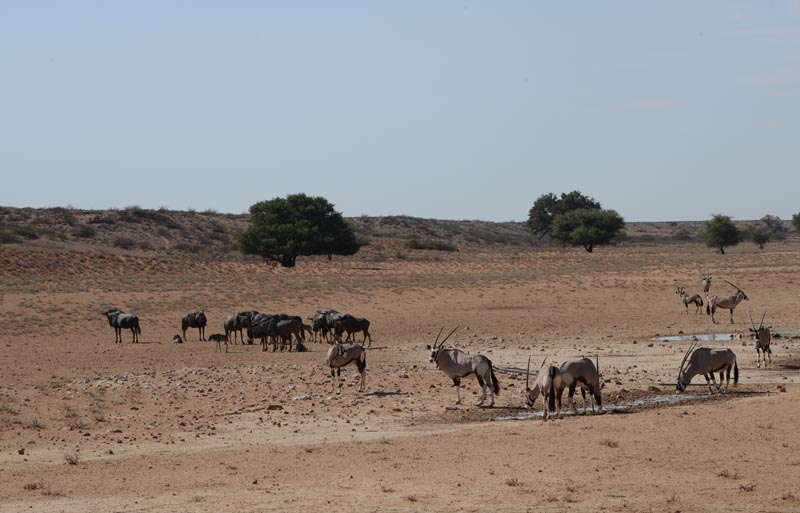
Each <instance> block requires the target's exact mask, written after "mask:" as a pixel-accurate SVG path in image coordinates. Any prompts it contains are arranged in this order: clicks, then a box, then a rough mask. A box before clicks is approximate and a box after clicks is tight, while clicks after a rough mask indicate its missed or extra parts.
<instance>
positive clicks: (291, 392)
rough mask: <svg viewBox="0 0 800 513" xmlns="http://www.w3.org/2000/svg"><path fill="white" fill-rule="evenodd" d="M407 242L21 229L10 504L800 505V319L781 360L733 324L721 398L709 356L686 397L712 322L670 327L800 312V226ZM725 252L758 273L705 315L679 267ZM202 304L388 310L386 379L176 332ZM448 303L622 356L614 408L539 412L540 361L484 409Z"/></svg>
mask: <svg viewBox="0 0 800 513" xmlns="http://www.w3.org/2000/svg"><path fill="white" fill-rule="evenodd" d="M79 222H80V219H79ZM392 244H394V242H391V241H387V242H386V244H385V245H384V246H382V247H380V248H376V247H375V246H372V245H371V246H368V247H367V248H365V249H364V252H363V253H361V254H359V256H357V257H356V258H354V259H336V260H334V261H333V262H327V261H325V260H324V259H320V260H315V259H310V260H309V261H307V262H304V263H303V264H302V265H300V266H298V267H297V268H296V269H294V270H284V269H279V268H274V267H268V266H264V265H263V264H260V263H256V262H249V261H227V260H218V261H214V260H197V259H194V258H187V259H182V258H180V257H179V256H176V255H166V254H164V255H161V254H158V253H154V254H135V253H134V254H109V253H106V252H105V251H94V250H92V249H91V248H83V249H82V250H78V249H76V248H75V247H69V248H66V247H63V246H58V247H51V246H46V245H44V246H41V245H40V246H37V245H5V246H3V247H2V253H0V291H1V292H2V299H3V300H2V304H0V344H2V347H3V349H4V351H2V352H1V353H0V369H2V373H0V510H2V511H21V510H31V509H32V510H35V511H111V510H125V511H144V510H160V511H164V510H169V511H199V512H203V511H209V512H211V511H213V512H218V511H300V510H304V511H308V510H320V509H322V508H330V507H331V504H337V505H339V507H341V505H343V504H346V505H347V506H346V508H347V509H348V510H352V511H374V510H376V509H380V510H381V511H419V510H428V511H478V510H483V509H485V506H486V504H491V505H492V506H491V507H492V509H493V510H497V511H520V510H526V509H534V508H535V509H541V510H553V511H556V510H558V511H564V510H567V511H570V510H575V511H578V510H581V511H583V510H586V509H587V508H588V509H591V510H597V509H606V510H620V509H628V510H631V511H648V510H651V511H665V510H668V511H676V510H680V511H708V510H716V509H723V508H724V509H731V510H734V511H792V510H798V509H800V506H798V504H800V502H798V501H797V499H796V498H795V496H796V495H797V493H796V483H798V482H800V457H797V456H795V455H796V454H797V446H798V443H799V442H800V436H799V435H797V430H796V429H795V424H796V419H797V409H796V408H795V407H794V406H793V405H794V403H795V402H796V395H797V393H798V389H799V388H798V383H799V382H800V381H798V380H800V371H798V366H797V362H798V361H800V342H799V341H798V340H796V339H792V338H783V339H778V340H776V341H774V342H773V350H774V354H773V364H772V365H771V366H769V367H767V368H763V367H762V368H760V369H759V368H756V365H755V350H754V348H753V347H752V345H751V344H750V343H749V341H747V340H736V339H734V340H730V339H728V340H719V341H715V342H714V344H715V345H719V346H724V347H730V348H731V349H733V350H734V351H735V352H736V353H737V354H738V355H739V367H740V374H741V379H740V383H739V385H738V386H737V387H735V388H734V387H732V388H731V390H730V392H729V393H727V394H722V395H714V396H711V395H709V394H708V393H707V389H706V388H705V385H704V383H702V381H703V380H702V378H698V379H699V380H700V381H697V380H695V383H696V384H700V385H702V386H693V387H691V388H690V390H689V392H688V393H687V394H684V395H683V396H675V395H674V394H673V391H674V388H675V387H674V382H675V377H676V372H677V366H678V364H679V363H680V359H681V357H682V356H683V352H684V351H685V350H686V347H687V344H688V343H687V342H683V341H653V340H649V339H651V338H652V337H655V336H657V335H661V336H663V335H670V334H678V333H679V332H680V331H683V332H684V333H730V332H732V331H737V330H738V331H745V332H746V329H747V322H748V321H747V313H746V308H747V307H750V308H752V309H753V311H761V309H762V308H765V307H768V308H769V317H770V319H769V320H768V322H769V323H770V324H771V325H773V326H775V327H778V328H780V327H787V328H796V326H797V319H796V312H797V311H798V307H800V294H798V292H800V291H798V285H799V284H800V261H798V259H797V254H798V253H797V250H798V249H800V246H799V245H797V244H795V243H793V242H791V241H790V242H787V244H784V245H774V246H768V247H767V249H766V250H764V251H758V250H756V249H749V248H747V247H744V246H743V247H739V248H734V249H732V250H731V251H730V252H729V253H730V254H728V255H726V257H725V260H724V262H721V261H720V260H719V257H718V256H717V255H714V254H713V253H711V252H707V251H706V250H704V249H702V248H700V247H699V246H695V245H691V244H688V245H686V246H680V245H667V246H653V247H630V248H608V249H605V248H604V249H603V250H602V251H597V252H596V253H594V254H592V255H588V254H585V253H584V252H581V251H569V250H530V251H528V250H526V251H523V250H516V249H515V250H509V249H508V248H499V249H493V250H485V251H463V250H462V251H458V252H445V253H442V254H440V255H437V258H436V259H431V258H427V259H422V258H420V259H416V258H410V259H405V260H404V259H395V258H389V259H383V256H380V255H386V254H387V251H389V250H388V249H387V248H390V247H394V246H392ZM689 251H691V252H693V253H694V254H695V255H696V256H695V258H694V260H693V261H692V262H691V263H690V262H688V261H687V260H686V258H685V255H686V253H687V252H689ZM379 256H380V259H381V261H380V262H379V263H376V262H374V260H375V259H376V258H378V257H379ZM733 270H735V272H734V271H733ZM701 272H711V273H712V274H714V275H715V276H716V275H721V274H725V276H727V277H729V278H730V279H731V281H733V282H735V283H737V285H740V286H742V287H743V288H744V289H745V290H746V291H747V293H748V295H749V296H750V298H751V299H750V301H749V302H748V303H747V304H743V305H741V307H740V309H737V310H736V313H735V319H736V321H737V322H736V324H734V325H730V324H719V325H712V324H711V322H710V319H709V318H708V317H707V316H705V315H693V314H690V315H688V316H687V315H685V314H684V313H683V305H682V304H681V303H680V301H679V300H678V299H677V297H676V296H675V294H674V292H673V290H674V283H675V282H676V281H679V282H681V283H684V284H687V285H688V286H687V290H688V289H690V288H692V287H691V286H690V284H691V283H692V280H695V281H696V282H697V283H696V285H697V286H696V287H694V288H699V286H700V284H699V277H700V274H701ZM727 273H731V274H730V275H728V274H727ZM722 287H723V286H722V285H717V284H716V283H715V285H714V288H715V289H718V290H714V289H712V290H713V291H714V292H723V289H722ZM109 306H117V307H120V308H122V309H123V310H126V311H131V312H135V313H136V314H137V315H139V317H140V320H141V325H142V331H143V333H142V337H141V340H142V343H141V344H136V345H134V344H130V343H129V341H130V333H123V338H124V340H125V342H124V343H123V344H121V345H119V344H117V345H115V344H114V343H113V340H114V338H113V336H114V334H113V331H112V330H111V328H109V326H108V324H107V321H106V320H105V318H104V317H102V316H101V315H100V312H101V311H102V310H103V309H104V308H108V307H109ZM201 307H202V308H205V310H206V314H207V315H208V317H209V321H210V323H211V327H209V330H211V331H210V332H213V331H221V323H222V319H223V318H224V317H225V316H226V315H228V314H230V313H232V312H235V311H238V310H247V309H257V310H260V311H267V312H286V313H292V314H299V315H302V316H303V317H307V316H309V315H311V314H312V313H313V312H314V310H316V309H318V308H319V309H324V308H331V307H333V308H336V309H337V310H340V311H347V312H352V313H354V314H357V315H360V316H363V317H367V318H369V319H370V320H371V321H372V326H371V329H370V331H371V332H372V333H373V337H374V343H373V347H372V348H370V349H369V350H368V352H367V391H366V393H363V394H361V393H358V392H357V388H358V380H357V373H356V372H355V370H354V369H351V368H346V369H344V370H343V372H342V379H343V380H344V387H343V393H342V394H341V395H337V394H335V393H331V391H330V388H331V380H330V376H329V373H328V371H327V369H325V368H324V367H323V365H322V363H323V359H324V355H325V351H326V349H327V346H325V345H324V344H315V343H311V344H309V348H310V351H309V352H307V353H294V352H292V353H287V352H271V351H269V352H262V351H261V350H260V347H258V346H255V345H253V346H249V345H240V344H237V345H232V346H230V348H229V350H230V352H229V353H228V354H224V353H222V354H220V353H215V351H214V347H213V344H211V343H207V342H198V341H197V333H196V331H189V332H188V333H187V339H188V340H187V341H186V342H185V343H183V344H173V343H172V338H173V336H174V335H175V333H178V332H179V328H180V318H181V316H182V315H184V314H185V313H186V312H189V311H193V310H196V309H197V308H201ZM442 325H445V326H447V327H454V326H456V325H458V326H461V328H460V330H459V331H458V332H457V333H456V335H454V336H453V338H452V339H451V340H452V342H453V343H454V344H455V345H456V346H458V347H460V348H461V349H463V350H466V351H469V352H471V353H478V352H480V353H482V354H485V355H487V356H488V357H489V358H490V359H491V360H492V361H493V362H494V363H495V365H497V366H500V367H507V368H516V369H521V368H524V366H525V363H526V361H527V359H528V357H529V356H532V357H533V361H534V365H538V364H539V363H541V361H542V360H543V359H544V358H545V357H546V358H548V361H563V360H565V359H567V358H572V357H579V356H589V357H591V358H593V359H594V358H599V362H600V368H601V372H602V375H603V380H604V382H605V388H604V389H603V399H604V405H605V406H606V411H607V413H606V414H604V415H591V414H589V415H578V416H573V415H571V414H570V412H568V411H567V410H568V408H567V406H566V402H565V404H564V406H563V409H564V413H565V414H564V416H563V418H562V419H557V420H554V421H553V422H547V423H545V422H542V421H541V419H539V418H525V417H524V415H526V413H527V412H526V410H524V408H523V401H522V396H521V394H522V392H523V390H524V387H525V377H524V375H520V374H514V373H499V374H498V377H499V380H500V383H501V391H500V394H499V395H498V397H497V403H496V407H494V408H478V407H476V404H477V401H478V396H479V392H480V390H479V389H478V387H477V384H476V382H475V381H474V379H472V378H468V379H465V380H464V383H463V384H462V387H463V389H462V397H463V398H464V404H462V405H459V406H458V407H457V409H448V407H452V406H453V403H454V402H455V396H456V393H455V390H453V388H452V382H451V381H450V380H448V379H447V378H446V377H445V376H444V375H443V374H441V372H439V371H438V370H436V369H435V367H434V366H433V364H430V363H429V362H428V356H429V352H428V351H426V350H425V344H428V343H430V342H431V341H432V340H433V338H434V337H435V334H436V333H437V332H438V331H439V328H440V327H441V326H442ZM675 397H680V399H675ZM540 401H541V400H540ZM578 404H579V408H580V400H578ZM540 409H541V402H539V403H537V405H536V411H540ZM627 413H631V414H627ZM515 417H519V418H521V419H524V420H506V419H509V418H515ZM70 461H74V464H73V463H70ZM554 468H555V469H562V470H561V471H555V472H554V471H553V469H554ZM563 469H568V471H564V470H563ZM709 469H713V470H709ZM726 469H727V475H722V473H723V471H724V470H726ZM730 476H734V477H730ZM766 483H769V485H767V484H766ZM45 492H47V493H45ZM329 501H330V504H329Z"/></svg>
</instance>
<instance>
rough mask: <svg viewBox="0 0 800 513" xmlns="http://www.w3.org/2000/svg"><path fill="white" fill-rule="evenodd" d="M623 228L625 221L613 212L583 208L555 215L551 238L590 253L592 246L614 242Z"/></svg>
mask: <svg viewBox="0 0 800 513" xmlns="http://www.w3.org/2000/svg"><path fill="white" fill-rule="evenodd" d="M624 227H625V220H624V219H623V218H622V216H620V215H619V214H617V212H616V211H614V210H602V209H595V208H583V209H578V210H571V211H569V212H565V213H563V214H559V215H557V216H556V217H555V219H554V221H553V238H554V239H556V240H560V241H561V242H563V243H565V244H571V245H573V246H583V248H584V249H585V250H586V251H588V252H589V253H591V252H592V250H593V249H594V246H600V245H603V244H608V243H610V242H612V241H614V240H615V239H616V238H617V237H618V236H619V234H620V233H621V231H622V229H623V228H624Z"/></svg>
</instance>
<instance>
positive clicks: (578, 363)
mask: <svg viewBox="0 0 800 513" xmlns="http://www.w3.org/2000/svg"><path fill="white" fill-rule="evenodd" d="M599 369H600V358H599V357H598V359H597V366H596V367H595V364H594V362H592V360H590V359H589V358H581V359H580V360H570V361H568V362H564V364H563V365H561V368H560V369H559V370H560V371H561V388H560V389H559V390H558V392H557V393H558V397H559V399H560V398H561V394H563V393H564V388H569V395H568V398H569V404H570V406H572V413H574V414H575V415H577V414H578V409H577V408H575V400H574V398H573V396H574V395H575V387H576V386H579V387H580V389H581V397H583V411H584V413H586V391H587V390H588V391H589V402H590V403H592V413H594V403H597V407H598V409H599V410H600V411H603V399H602V397H601V396H600V389H602V388H603V387H602V385H601V384H600V370H599Z"/></svg>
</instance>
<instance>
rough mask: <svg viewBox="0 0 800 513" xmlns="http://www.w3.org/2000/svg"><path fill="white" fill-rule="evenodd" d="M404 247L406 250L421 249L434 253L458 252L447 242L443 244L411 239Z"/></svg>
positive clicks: (440, 241) (430, 240) (437, 241)
mask: <svg viewBox="0 0 800 513" xmlns="http://www.w3.org/2000/svg"><path fill="white" fill-rule="evenodd" d="M406 247H408V249H423V250H435V251H458V248H457V247H456V246H455V245H454V244H451V243H449V242H445V241H443V240H433V239H427V240H419V239H411V240H409V241H408V242H407V243H406Z"/></svg>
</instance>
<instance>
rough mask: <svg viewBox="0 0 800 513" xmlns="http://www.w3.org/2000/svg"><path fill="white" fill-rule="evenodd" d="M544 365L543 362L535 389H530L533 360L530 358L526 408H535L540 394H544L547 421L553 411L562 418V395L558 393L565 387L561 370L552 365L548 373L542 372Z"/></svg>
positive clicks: (534, 385) (526, 378)
mask: <svg viewBox="0 0 800 513" xmlns="http://www.w3.org/2000/svg"><path fill="white" fill-rule="evenodd" d="M545 361H547V358H545ZM544 363H545V362H544V361H543V362H542V366H541V368H540V369H539V374H538V375H537V376H536V381H535V382H534V384H533V388H528V386H529V384H530V377H531V359H530V357H528V371H527V373H526V376H525V408H526V409H531V408H533V403H534V402H536V398H537V397H539V394H542V402H543V404H544V406H543V409H544V411H543V413H542V420H545V421H546V420H547V419H548V418H549V417H550V415H552V413H553V411H555V412H556V415H557V416H558V417H559V418H561V394H559V393H558V391H559V390H563V385H562V382H561V370H560V369H559V368H558V367H556V366H555V365H551V366H550V367H548V368H547V370H546V371H544V372H542V369H544Z"/></svg>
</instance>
